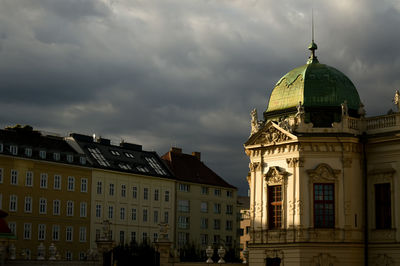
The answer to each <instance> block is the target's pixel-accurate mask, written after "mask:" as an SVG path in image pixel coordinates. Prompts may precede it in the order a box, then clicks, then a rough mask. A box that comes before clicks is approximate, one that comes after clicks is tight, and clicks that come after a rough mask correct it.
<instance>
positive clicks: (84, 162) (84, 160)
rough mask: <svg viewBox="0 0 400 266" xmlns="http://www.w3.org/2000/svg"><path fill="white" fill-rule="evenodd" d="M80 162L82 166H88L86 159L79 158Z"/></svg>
mask: <svg viewBox="0 0 400 266" xmlns="http://www.w3.org/2000/svg"><path fill="white" fill-rule="evenodd" d="M79 162H80V163H81V164H82V165H85V164H86V157H83V156H82V157H79Z"/></svg>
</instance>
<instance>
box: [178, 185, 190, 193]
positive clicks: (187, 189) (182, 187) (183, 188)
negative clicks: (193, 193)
mask: <svg viewBox="0 0 400 266" xmlns="http://www.w3.org/2000/svg"><path fill="white" fill-rule="evenodd" d="M189 190H190V186H189V185H188V184H179V191H184V192H189Z"/></svg>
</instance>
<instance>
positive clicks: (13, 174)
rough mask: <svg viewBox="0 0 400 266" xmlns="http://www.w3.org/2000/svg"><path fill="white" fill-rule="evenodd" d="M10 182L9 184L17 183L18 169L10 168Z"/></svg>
mask: <svg viewBox="0 0 400 266" xmlns="http://www.w3.org/2000/svg"><path fill="white" fill-rule="evenodd" d="M10 183H11V185H18V171H17V170H11V179H10Z"/></svg>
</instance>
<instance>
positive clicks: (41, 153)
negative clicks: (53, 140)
mask: <svg viewBox="0 0 400 266" xmlns="http://www.w3.org/2000/svg"><path fill="white" fill-rule="evenodd" d="M39 157H40V158H41V159H46V151H39Z"/></svg>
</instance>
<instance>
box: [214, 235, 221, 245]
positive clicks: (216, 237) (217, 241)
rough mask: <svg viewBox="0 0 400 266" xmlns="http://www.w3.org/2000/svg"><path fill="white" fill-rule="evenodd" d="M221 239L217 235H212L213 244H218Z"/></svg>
mask: <svg viewBox="0 0 400 266" xmlns="http://www.w3.org/2000/svg"><path fill="white" fill-rule="evenodd" d="M220 239H221V237H220V236H219V235H214V244H219V242H220Z"/></svg>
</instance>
